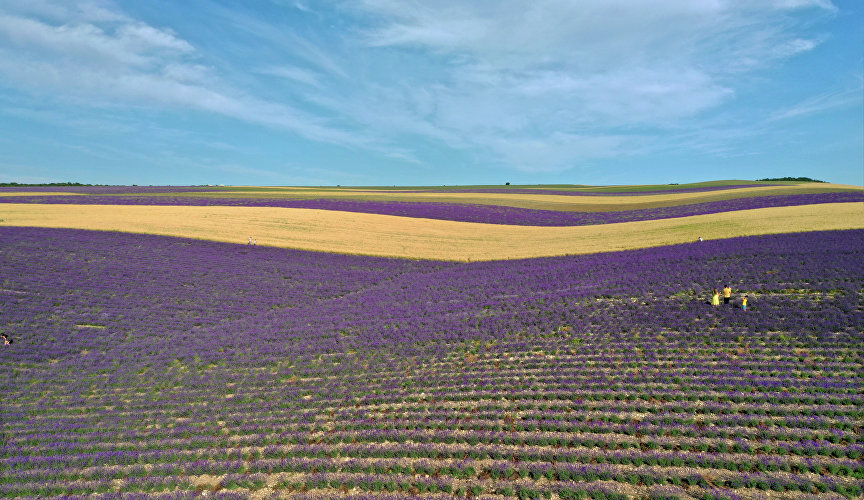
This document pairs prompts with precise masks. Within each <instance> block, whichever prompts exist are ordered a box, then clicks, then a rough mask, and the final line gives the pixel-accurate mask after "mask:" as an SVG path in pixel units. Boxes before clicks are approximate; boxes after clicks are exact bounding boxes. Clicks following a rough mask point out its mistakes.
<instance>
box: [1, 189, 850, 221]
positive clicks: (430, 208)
mask: <svg viewBox="0 0 864 500" xmlns="http://www.w3.org/2000/svg"><path fill="white" fill-rule="evenodd" d="M860 201H864V193H858V192H843V193H818V194H797V195H780V196H754V197H744V198H736V199H730V200H723V201H713V202H707V203H691V204H684V205H676V206H667V207H659V208H646V209H637V210H620V211H598V212H572V211H557V210H535V209H528V208H516V207H507V206H498V205H476V204H456V203H435V202H407V201H359V200H338V199H311V200H291V199H261V198H242V197H232V198H216V197H206V198H205V197H193V196H146V197H136V196H2V197H0V203H46V204H66V203H74V204H95V205H183V206H238V207H282V208H307V209H316V210H338V211H344V212H360V213H373V214H383V215H395V216H400V217H415V218H425V219H441V220H452V221H459V222H480V223H486V224H510V225H520V226H586V225H595V224H611V223H616V222H634V221H643V220H654V219H670V218H675V217H688V216H692V215H703V214H713V213H721V212H731V211H736V210H749V209H756V208H768V207H786V206H800V205H812V204H819V203H847V202H860ZM0 206H2V205H0Z"/></svg>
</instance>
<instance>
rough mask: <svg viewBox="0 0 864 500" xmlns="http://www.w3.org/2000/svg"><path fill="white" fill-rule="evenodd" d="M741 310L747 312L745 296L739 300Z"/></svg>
mask: <svg viewBox="0 0 864 500" xmlns="http://www.w3.org/2000/svg"><path fill="white" fill-rule="evenodd" d="M741 309H743V310H745V311H746V310H747V296H746V295H745V296H744V298H743V299H742V300H741Z"/></svg>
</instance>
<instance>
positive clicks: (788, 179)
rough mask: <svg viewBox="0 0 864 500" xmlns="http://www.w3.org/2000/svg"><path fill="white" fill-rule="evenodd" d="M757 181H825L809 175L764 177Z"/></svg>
mask: <svg viewBox="0 0 864 500" xmlns="http://www.w3.org/2000/svg"><path fill="white" fill-rule="evenodd" d="M756 180H757V181H795V182H825V181H820V180H817V179H811V178H809V177H766V178H765V179H756Z"/></svg>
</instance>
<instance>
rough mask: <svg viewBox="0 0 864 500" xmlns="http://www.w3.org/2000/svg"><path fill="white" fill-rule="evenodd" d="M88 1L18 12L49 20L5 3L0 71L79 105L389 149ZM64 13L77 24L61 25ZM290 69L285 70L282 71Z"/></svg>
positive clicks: (168, 34) (0, 14) (175, 39)
mask: <svg viewBox="0 0 864 500" xmlns="http://www.w3.org/2000/svg"><path fill="white" fill-rule="evenodd" d="M86 5H91V7H90V8H87V9H81V10H77V11H72V10H71V9H68V8H64V6H63V5H60V6H56V8H55V9H53V10H51V9H49V8H48V7H51V6H54V4H51V3H48V2H45V3H40V4H39V6H41V7H42V8H40V9H36V10H34V9H33V8H30V9H27V8H23V7H22V8H21V9H20V11H21V12H24V14H29V15H32V14H31V13H33V12H36V13H42V14H45V13H48V14H50V15H46V17H48V18H50V20H43V19H37V18H33V17H28V15H24V14H20V13H18V12H13V13H10V11H11V10H12V9H11V8H10V9H8V10H7V11H6V12H4V11H3V8H0V75H3V77H4V78H5V79H6V81H7V82H8V83H12V84H15V85H17V86H18V87H20V88H23V89H26V90H28V91H36V90H39V89H41V90H43V91H44V90H50V91H53V92H55V97H60V98H67V99H72V100H75V102H77V103H78V104H82V105H88V106H127V105H151V106H152V105H156V106H163V107H166V108H169V109H175V110H176V109H192V110H198V111H205V112H208V113H214V114H218V115H222V116H227V117H231V118H235V119H238V120H242V121H246V122H250V123H255V124H261V125H266V126H271V127H277V128H282V129H285V130H289V131H291V132H293V133H295V134H297V135H299V136H301V137H305V138H307V139H311V140H314V141H320V142H325V143H332V144H338V145H342V146H348V147H357V148H365V149H372V150H379V151H380V150H386V149H387V148H386V144H385V143H384V142H382V141H377V140H375V139H373V138H371V137H370V136H368V135H366V134H364V133H362V132H358V131H352V130H349V129H346V128H344V127H340V126H337V125H335V124H333V123H331V122H329V121H328V120H327V119H325V118H322V117H318V116H315V115H312V114H309V113H307V112H304V111H302V110H300V109H297V108H295V107H292V106H290V105H288V104H286V103H282V102H274V101H271V100H266V99H262V98H258V97H256V96H254V95H248V94H246V93H244V92H242V91H240V90H237V89H235V88H232V87H231V86H230V85H228V84H227V83H225V82H224V81H223V80H221V79H220V78H219V77H218V74H216V72H215V71H214V70H213V69H212V68H210V67H208V66H205V65H202V64H199V63H197V62H196V49H195V47H194V46H193V45H192V44H191V43H189V42H188V41H186V40H184V39H182V38H180V37H179V36H178V35H177V34H176V33H174V32H173V31H171V30H168V29H160V28H156V27H154V26H150V25H147V24H144V23H142V22H139V21H136V20H133V19H130V18H129V17H127V16H125V15H124V14H122V13H119V12H118V13H117V14H116V15H111V13H112V12H113V11H111V10H108V6H107V5H106V6H101V5H100V6H98V8H97V6H94V5H92V4H86ZM64 15H65V16H67V17H68V18H69V19H74V22H70V23H64V22H63V20H62V17H63V16H64ZM52 20H53V21H52ZM4 41H5V43H4ZM4 45H6V47H4ZM301 45H302V43H301ZM324 65H325V66H327V63H325V64H324ZM286 71H287V70H286V68H282V72H281V76H287V74H286ZM313 75H314V73H312V72H306V73H301V71H300V70H299V69H295V71H294V72H293V73H291V76H293V77H294V79H295V80H296V79H303V78H306V79H307V80H308V81H309V82H310V83H312V82H313V80H312V77H313Z"/></svg>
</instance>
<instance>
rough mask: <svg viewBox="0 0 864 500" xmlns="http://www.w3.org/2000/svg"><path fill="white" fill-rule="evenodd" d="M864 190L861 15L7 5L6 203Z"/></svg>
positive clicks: (656, 8) (155, 0) (765, 6)
mask: <svg viewBox="0 0 864 500" xmlns="http://www.w3.org/2000/svg"><path fill="white" fill-rule="evenodd" d="M784 176H793V177H797V176H806V177H812V178H816V179H821V180H826V181H829V182H837V183H843V184H856V185H864V2H861V1H860V0H848V1H840V0H652V1H650V2H645V1H644V0H569V1H567V0H530V1H511V0H494V1H491V0H471V1H466V0H423V1H414V0H356V1H355V0H317V1H312V0H299V1H294V0H250V1H245V2H236V1H232V2H228V1H219V0H184V1H182V2H178V1H175V0H148V1H146V2H142V1H109V0H104V1H102V0H81V1H75V2H69V1H66V0H59V1H50V0H0V182H23V183H39V182H66V181H69V182H83V183H93V184H124V185H128V184H138V185H199V184H226V185H343V186H349V185H351V186H364V185H365V186H385V185H400V186H409V185H412V186H418V185H460V184H461V185H465V184H491V185H500V184H504V183H505V182H510V183H511V184H594V185H608V184H665V183H686V182H698V181H706V180H717V179H760V178H765V177H784Z"/></svg>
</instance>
